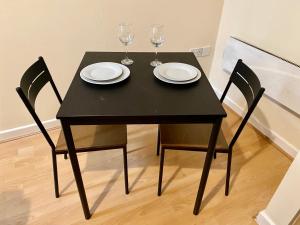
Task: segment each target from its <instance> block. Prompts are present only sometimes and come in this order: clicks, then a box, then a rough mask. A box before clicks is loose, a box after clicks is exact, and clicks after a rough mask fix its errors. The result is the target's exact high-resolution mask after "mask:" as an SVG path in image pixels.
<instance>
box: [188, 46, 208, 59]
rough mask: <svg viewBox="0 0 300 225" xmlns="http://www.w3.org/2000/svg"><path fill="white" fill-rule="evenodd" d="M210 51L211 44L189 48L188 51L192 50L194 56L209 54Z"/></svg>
mask: <svg viewBox="0 0 300 225" xmlns="http://www.w3.org/2000/svg"><path fill="white" fill-rule="evenodd" d="M210 51H211V46H209V45H207V46H204V47H201V48H191V49H190V52H193V53H194V55H195V56H196V57H205V56H209V55H210Z"/></svg>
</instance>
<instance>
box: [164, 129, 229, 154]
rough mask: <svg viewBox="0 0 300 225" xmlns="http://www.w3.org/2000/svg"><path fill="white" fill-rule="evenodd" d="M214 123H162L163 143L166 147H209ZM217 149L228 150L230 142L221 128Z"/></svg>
mask: <svg viewBox="0 0 300 225" xmlns="http://www.w3.org/2000/svg"><path fill="white" fill-rule="evenodd" d="M211 131H212V124H161V125H160V134H161V145H162V146H163V147H166V148H172V147H173V148H176V149H180V148H181V147H182V149H187V148H200V149H207V147H208V142H209V138H210V134H211ZM216 149H222V150H227V149H228V144H227V142H226V139H225V137H224V135H223V132H222V130H220V133H219V136H218V140H217V144H216Z"/></svg>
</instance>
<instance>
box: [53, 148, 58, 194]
mask: <svg viewBox="0 0 300 225" xmlns="http://www.w3.org/2000/svg"><path fill="white" fill-rule="evenodd" d="M52 164H53V177H54V190H55V197H56V198H58V197H59V188H58V176H57V160H56V154H55V153H54V152H52Z"/></svg>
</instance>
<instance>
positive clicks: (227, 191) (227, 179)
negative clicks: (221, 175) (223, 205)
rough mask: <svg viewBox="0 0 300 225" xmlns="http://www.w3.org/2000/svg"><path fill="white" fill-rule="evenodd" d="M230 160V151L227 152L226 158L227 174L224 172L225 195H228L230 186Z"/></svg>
mask: <svg viewBox="0 0 300 225" xmlns="http://www.w3.org/2000/svg"><path fill="white" fill-rule="evenodd" d="M231 158H232V150H231V149H230V150H229V153H228V158H227V172H226V185H225V195H226V196H228V194H229V185H230V170H231Z"/></svg>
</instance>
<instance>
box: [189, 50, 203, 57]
mask: <svg viewBox="0 0 300 225" xmlns="http://www.w3.org/2000/svg"><path fill="white" fill-rule="evenodd" d="M202 51H203V49H202V48H191V49H190V52H193V53H194V55H195V56H196V57H201V56H202Z"/></svg>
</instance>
